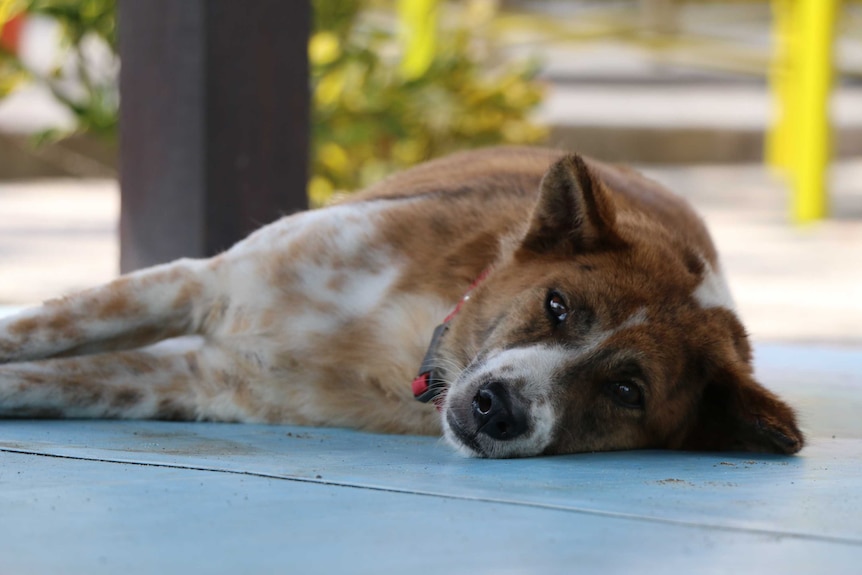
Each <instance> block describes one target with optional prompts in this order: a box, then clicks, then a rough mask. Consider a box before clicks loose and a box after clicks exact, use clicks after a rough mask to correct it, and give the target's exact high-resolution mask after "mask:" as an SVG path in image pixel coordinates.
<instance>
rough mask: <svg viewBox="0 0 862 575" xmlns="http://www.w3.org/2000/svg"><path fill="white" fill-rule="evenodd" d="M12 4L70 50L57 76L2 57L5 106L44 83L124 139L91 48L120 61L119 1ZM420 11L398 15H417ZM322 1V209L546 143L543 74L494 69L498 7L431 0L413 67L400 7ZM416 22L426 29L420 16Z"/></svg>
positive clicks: (317, 81)
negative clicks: (537, 117) (447, 159)
mask: <svg viewBox="0 0 862 575" xmlns="http://www.w3.org/2000/svg"><path fill="white" fill-rule="evenodd" d="M2 1H3V0H0V2H2ZM6 1H7V2H8V1H9V0H6ZM13 1H14V2H15V6H16V7H18V8H24V9H26V10H27V11H28V12H29V13H31V14H43V15H46V16H50V17H52V18H54V19H56V20H57V21H59V22H60V24H61V26H62V30H63V46H64V47H65V50H64V52H63V57H62V58H61V61H59V62H57V65H56V68H55V69H54V70H52V71H51V72H50V73H48V74H40V73H38V72H37V71H34V70H30V69H27V68H26V67H25V66H23V65H22V63H21V61H20V60H18V59H16V58H15V57H13V56H12V55H11V54H8V53H6V54H4V53H2V52H0V97H2V96H3V95H4V90H5V91H6V92H8V91H9V90H10V89H12V87H13V86H14V85H16V84H19V83H20V82H22V81H25V80H31V81H36V82H42V83H44V84H45V85H46V86H47V87H48V88H50V89H51V91H52V92H53V93H54V95H55V96H56V97H57V98H58V99H59V100H60V101H61V102H62V103H63V104H65V105H66V107H68V108H69V110H70V111H72V112H73V113H74V115H75V118H76V120H77V125H78V128H77V129H78V131H83V132H89V133H94V134H97V135H100V136H102V137H105V138H108V139H113V138H115V137H116V130H117V116H118V113H117V112H118V96H117V88H116V78H115V77H112V76H110V75H108V77H105V75H104V74H102V77H96V76H97V75H96V74H95V73H94V68H98V66H96V67H94V66H91V65H90V62H89V55H88V50H87V45H88V43H89V44H93V42H94V40H95V43H97V44H100V45H101V46H103V47H105V46H106V47H107V48H108V51H109V52H110V53H111V54H113V56H114V57H116V51H117V38H116V0H13ZM136 1H137V0H136ZM140 1H146V0H140ZM411 1H413V0H407V2H405V3H404V4H400V5H399V8H400V9H401V10H402V11H404V6H408V7H411V8H415V6H410V5H409V4H408V3H409V2H411ZM312 3H313V7H314V16H315V17H314V25H313V32H312V37H311V39H310V42H309V57H310V61H311V71H312V73H311V76H312V77H311V84H312V85H311V89H312V95H313V105H312V108H313V110H312V136H313V143H312V145H313V148H314V149H313V155H312V157H313V165H312V178H311V181H310V183H309V192H310V195H311V200H312V203H314V204H320V203H323V202H325V201H326V200H327V199H328V198H329V197H330V196H331V194H332V193H333V192H335V191H349V190H353V189H357V188H360V187H363V186H366V185H368V184H369V183H371V182H373V181H376V180H378V179H380V178H381V177H383V176H385V175H386V174H389V173H391V172H393V171H395V170H397V169H399V168H402V167H405V166H409V165H412V164H415V163H417V162H420V161H422V160H424V159H427V158H431V157H435V156H439V155H442V154H445V153H447V152H450V151H452V150H456V149H462V148H468V147H477V146H482V145H488V144H496V143H501V142H506V143H530V142H535V141H537V140H540V139H542V138H543V137H544V135H545V133H544V131H543V130H542V129H541V128H539V127H537V126H535V125H534V124H532V123H531V122H530V120H529V113H530V112H531V111H532V109H533V108H534V107H535V106H536V105H537V104H538V103H539V101H540V100H541V96H542V90H541V87H540V85H539V84H538V83H536V82H535V81H534V75H535V72H536V68H535V66H534V65H533V64H532V63H524V62H521V63H509V62H505V61H495V60H494V55H495V53H496V51H495V50H494V46H493V43H492V42H491V40H490V39H489V38H486V37H484V36H483V34H482V30H483V29H484V28H485V27H486V26H485V24H487V22H488V20H489V18H491V17H492V16H493V2H490V1H489V0H463V1H461V2H458V3H454V2H452V3H447V2H442V0H423V6H426V7H428V8H429V10H432V11H433V12H429V13H434V14H436V13H440V14H441V16H442V17H441V24H440V25H439V26H438V28H437V30H436V33H434V30H433V29H431V30H429V29H427V28H426V29H423V30H421V32H422V33H423V34H422V37H423V38H425V39H426V40H425V43H424V44H422V42H421V41H420V42H419V44H422V45H420V46H419V48H420V49H423V50H424V52H423V53H421V54H419V56H420V57H419V58H413V62H412V63H410V62H408V61H407V60H409V59H407V58H406V56H405V54H404V49H403V46H405V45H406V46H408V47H409V46H410V45H411V44H412V45H413V49H414V50H415V49H416V46H415V45H416V44H417V42H416V41H415V39H416V37H417V36H419V34H414V37H413V40H414V41H412V42H411V41H410V38H409V37H408V38H407V40H406V41H405V34H404V33H403V32H402V33H401V34H400V35H399V32H398V30H399V25H398V24H399V21H398V19H397V18H396V17H395V16H394V12H393V2H392V0H388V1H387V0H312ZM438 3H439V8H440V10H437V8H438V6H437V4H438ZM16 9H17V8H16ZM411 17H412V18H413V23H414V24H415V23H417V22H419V24H421V23H422V20H421V17H422V14H421V13H418V14H417V11H416V10H415V9H414V10H412V12H411ZM401 23H402V24H403V23H404V22H403V21H402V22H401ZM413 32H416V31H413ZM429 32H430V34H429ZM429 39H430V41H429ZM416 55H417V54H415V53H414V54H413V56H416ZM408 56H409V55H408ZM405 62H407V63H408V65H403V64H405ZM416 62H418V65H417V64H416ZM102 67H104V66H102ZM57 136H59V134H54V133H50V134H43V137H48V138H52V137H57Z"/></svg>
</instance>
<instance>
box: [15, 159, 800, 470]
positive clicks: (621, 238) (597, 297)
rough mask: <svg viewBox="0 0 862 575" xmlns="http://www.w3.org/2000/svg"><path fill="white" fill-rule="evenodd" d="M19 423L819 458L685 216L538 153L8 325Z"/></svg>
mask: <svg viewBox="0 0 862 575" xmlns="http://www.w3.org/2000/svg"><path fill="white" fill-rule="evenodd" d="M441 320H442V321H441ZM435 326H436V328H435ZM189 336H194V337H189ZM423 358H424V359H423ZM417 399H419V401H417ZM0 416H2V417H51V418H54V417H58V418H59V417H66V418H138V419H169V420H209V421H232V422H265V423H289V424H298V425H313V426H340V427H350V428H356V429H361V430H369V431H375V432H386V433H410V434H441V433H442V435H443V436H444V437H445V438H446V440H448V443H450V444H451V445H452V446H454V447H455V449H457V450H458V451H460V452H462V453H463V454H465V455H468V456H478V457H495V458H508V457H523V456H533V455H540V454H563V453H574V452H585V451H608V450H623V449H639V448H667V449H682V450H743V451H758V452H774V453H783V454H791V453H795V452H797V451H799V449H801V448H802V446H803V443H804V437H803V434H802V433H801V432H800V430H799V429H798V427H797V423H796V417H795V414H794V412H793V410H792V409H791V408H790V407H789V406H788V405H787V404H786V403H784V402H783V401H782V400H780V399H779V398H777V397H776V396H775V395H773V394H772V393H771V392H770V391H768V390H767V389H765V388H764V387H763V386H761V385H760V384H759V383H757V382H756V381H755V379H754V377H753V374H752V353H751V347H750V346H749V343H748V340H747V335H746V332H745V330H744V328H743V326H742V324H741V323H740V321H739V319H738V317H737V315H736V313H735V312H734V304H733V300H732V298H731V295H730V293H729V290H728V287H727V284H726V282H725V279H724V277H723V275H722V270H721V267H720V265H719V260H718V256H717V254H716V250H715V248H714V246H713V244H712V242H711V240H710V237H709V234H708V232H707V229H706V227H705V225H704V224H703V222H702V221H701V220H700V218H699V217H698V216H697V215H696V214H695V213H694V211H693V210H692V209H691V208H690V207H689V206H688V204H687V203H686V202H685V201H684V200H682V199H681V198H679V197H677V196H675V195H673V194H671V193H670V192H669V191H667V190H665V189H664V188H662V187H661V186H660V185H659V184H657V183H655V182H653V181H651V180H649V179H647V178H645V177H644V176H642V175H640V174H639V173H637V172H636V171H634V170H631V169H629V168H626V167H620V166H614V165H610V164H605V163H602V162H599V161H596V160H593V159H590V158H586V157H582V156H579V155H575V154H568V153H565V152H561V151H554V150H542V149H534V148H492V149H487V150H479V151H471V152H462V153H458V154H455V155H452V156H449V157H446V158H443V159H438V160H433V161H430V162H427V163H425V164H422V165H419V166H417V167H414V168H412V169H408V170H406V171H404V172H401V173H399V174H396V175H394V176H390V177H389V178H387V179H385V180H383V181H381V182H379V183H378V184H376V185H373V186H371V187H370V188H368V189H366V190H364V191H361V192H358V193H356V194H354V195H351V196H349V197H347V198H346V199H343V200H341V201H338V202H335V203H334V204H332V205H330V206H328V207H325V208H321V209H317V210H311V211H306V212H301V213H297V214H294V215H291V216H288V217H284V218H282V219H281V220H279V221H276V222H275V223H272V224H270V225H268V226H265V227H263V228H261V229H259V230H258V231H256V232H254V233H253V234H251V235H250V236H249V237H247V238H246V239H245V240H243V241H241V242H239V243H238V244H236V245H235V246H234V247H232V248H231V249H229V250H227V251H226V252H224V253H222V254H220V255H217V256H215V257H213V258H210V259H203V260H193V259H181V260H178V261H175V262H173V263H169V264H165V265H159V266H156V267H152V268H149V269H145V270H142V271H138V272H134V273H131V274H129V275H126V276H122V277H120V278H119V279H117V280H115V281H113V282H111V283H109V284H107V285H105V286H103V287H97V288H94V289H91V290H87V291H83V292H80V293H77V294H75V295H71V296H68V297H65V298H62V299H58V300H52V301H48V302H46V303H45V304H44V305H42V306H41V307H36V308H34V309H30V310H25V311H23V312H21V313H19V314H17V315H14V316H11V317H8V318H6V319H4V320H3V321H2V322H0Z"/></svg>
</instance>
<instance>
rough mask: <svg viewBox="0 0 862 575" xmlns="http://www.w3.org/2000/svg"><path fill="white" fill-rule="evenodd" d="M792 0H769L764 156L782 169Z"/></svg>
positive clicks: (789, 135) (787, 135) (789, 118)
mask: <svg viewBox="0 0 862 575" xmlns="http://www.w3.org/2000/svg"><path fill="white" fill-rule="evenodd" d="M795 7H796V2H795V1H794V0H772V22H773V24H772V45H773V56H772V62H771V64H770V68H769V86H770V90H771V92H772V106H773V117H772V124H771V126H770V128H769V132H768V133H767V134H766V150H765V151H764V156H765V157H766V163H767V165H768V166H769V167H771V168H773V169H775V170H780V171H784V170H787V169H789V168H790V167H791V165H792V163H793V160H792V157H793V147H792V143H793V141H794V139H795V138H794V136H793V133H794V127H793V120H794V118H795V117H796V115H797V114H796V113H795V111H794V107H795V106H794V103H795V102H794V89H793V82H792V79H793V71H794V69H795V66H794V62H793V61H792V58H793V56H794V55H795V54H796V52H795V50H794V49H793V47H794V46H793V42H794V39H795V34H794V18H793V9H794V8H795Z"/></svg>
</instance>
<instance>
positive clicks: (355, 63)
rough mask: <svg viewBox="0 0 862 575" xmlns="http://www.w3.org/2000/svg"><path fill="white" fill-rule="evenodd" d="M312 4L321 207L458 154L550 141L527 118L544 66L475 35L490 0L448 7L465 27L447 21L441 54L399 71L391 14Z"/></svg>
mask: <svg viewBox="0 0 862 575" xmlns="http://www.w3.org/2000/svg"><path fill="white" fill-rule="evenodd" d="M313 4H314V9H315V17H316V18H315V23H314V34H313V36H312V38H311V42H310V44H309V55H310V59H311V69H312V90H313V92H312V93H313V112H312V134H313V146H314V154H313V170H312V171H313V178H312V180H311V182H310V184H309V192H310V196H311V200H312V202H313V203H315V204H320V203H323V202H324V201H326V200H327V199H328V197H329V196H330V194H331V193H333V192H334V191H345V190H353V189H357V188H360V187H363V186H366V185H368V184H369V183H371V182H374V181H376V180H379V179H380V178H381V177H383V176H385V175H386V174H389V173H391V172H393V171H396V170H397V169H399V168H402V167H406V166H410V165H413V164H415V163H417V162H420V161H422V160H425V159H428V158H432V157H435V156H439V155H442V154H445V153H447V152H450V151H453V150H457V149H463V148H469V147H478V146H483V145H490V144H497V143H531V142H536V141H538V140H540V139H542V138H544V136H545V132H544V130H543V129H541V128H540V127H538V126H535V125H534V124H532V123H531V122H530V120H529V113H530V112H531V111H532V110H533V109H534V108H535V106H536V105H537V104H538V103H539V102H540V100H541V96H542V90H541V86H540V85H539V84H538V83H537V82H535V81H534V76H535V72H536V67H535V66H534V65H533V63H509V62H502V63H497V64H496V65H495V63H494V62H493V60H492V55H493V54H494V53H495V52H494V50H493V46H490V40H489V39H487V38H481V37H479V35H478V32H477V31H478V30H481V28H482V24H483V23H484V22H485V21H487V19H488V18H489V16H490V15H491V14H489V13H488V11H487V10H486V11H482V10H481V9H480V10H473V11H472V12H474V13H473V14H471V8H472V7H473V6H471V4H479V7H480V8H481V7H482V3H476V2H461V3H459V5H458V6H455V5H451V6H449V5H447V6H445V7H446V8H448V9H450V10H453V11H454V10H459V9H460V11H459V12H458V13H457V14H451V12H449V15H450V16H452V17H451V20H446V19H445V18H444V19H443V22H444V23H445V22H450V21H454V22H457V24H443V25H441V26H440V27H439V29H438V31H437V39H436V50H435V53H434V57H433V59H432V60H431V63H430V65H429V66H428V67H427V69H425V71H424V73H422V74H420V75H418V76H416V75H412V74H411V75H408V74H404V73H403V70H402V69H401V68H400V66H399V63H400V61H401V59H402V58H403V53H402V51H401V45H400V43H399V41H398V40H399V38H398V35H397V33H396V31H395V30H397V26H395V25H394V23H393V22H392V21H391V18H390V19H389V20H387V19H386V18H385V15H386V13H381V12H375V11H374V10H361V9H360V8H361V7H362V6H363V3H362V2H360V1H359V0H314V3H313ZM365 4H367V3H365ZM465 4H466V8H465V7H464V5H465ZM484 4H487V3H484ZM459 7H460V8H459ZM475 12H482V13H480V14H475ZM375 18H376V19H375Z"/></svg>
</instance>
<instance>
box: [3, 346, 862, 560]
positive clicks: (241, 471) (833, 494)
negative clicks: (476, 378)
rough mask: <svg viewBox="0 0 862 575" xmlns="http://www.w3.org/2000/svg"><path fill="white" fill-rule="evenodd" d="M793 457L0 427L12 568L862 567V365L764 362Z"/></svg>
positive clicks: (299, 432) (771, 357) (257, 429)
mask: <svg viewBox="0 0 862 575" xmlns="http://www.w3.org/2000/svg"><path fill="white" fill-rule="evenodd" d="M756 355H757V358H758V361H757V372H758V376H759V378H760V379H761V380H762V381H764V383H765V384H766V385H767V386H769V387H770V388H772V389H774V390H776V391H778V392H779V393H781V394H782V395H783V396H784V397H786V398H787V399H788V400H789V401H790V402H791V403H793V404H794V405H795V406H796V407H797V408H798V409H799V411H800V416H801V420H802V423H803V428H804V430H805V432H806V433H807V435H808V438H809V445H808V447H806V448H805V449H803V451H802V452H801V453H800V454H799V455H797V456H792V457H781V456H764V455H754V454H745V453H719V454H702V453H680V452H661V451H641V452H619V453H598V454H580V455H571V456H563V457H547V458H537V459H525V460H502V461H500V460H497V461H494V460H475V459H465V458H462V457H460V456H458V455H456V454H455V453H453V452H452V450H451V449H450V448H448V447H447V446H446V445H444V444H442V442H440V441H439V440H437V439H435V438H427V437H411V436H384V435H373V434H366V433H358V432H352V431H345V430H339V429H314V428H300V427H288V426H259V425H231V424H203V423H200V424H199V423H167V422H111V421H95V422H92V421H50V422H49V421H8V420H7V421H0V517H2V518H3V521H0V573H30V574H36V575H38V574H42V573H45V574H48V573H69V574H77V573H86V574H97V573H118V572H123V573H128V574H130V575H131V574H137V573H155V572H161V573H180V572H189V571H193V572H206V573H236V572H252V573H266V572H279V573H284V572H288V573H335V572H348V573H404V572H414V573H566V574H568V573H573V572H578V573H609V572H620V573H629V572H637V573H728V572H734V573H848V574H849V573H859V565H860V564H862V486H860V482H859V477H860V476H862V426H860V424H859V417H858V414H859V412H860V410H862V352H860V351H849V350H818V349H812V348H810V347H794V346H787V345H772V346H758V348H757V350H756Z"/></svg>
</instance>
